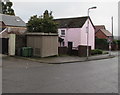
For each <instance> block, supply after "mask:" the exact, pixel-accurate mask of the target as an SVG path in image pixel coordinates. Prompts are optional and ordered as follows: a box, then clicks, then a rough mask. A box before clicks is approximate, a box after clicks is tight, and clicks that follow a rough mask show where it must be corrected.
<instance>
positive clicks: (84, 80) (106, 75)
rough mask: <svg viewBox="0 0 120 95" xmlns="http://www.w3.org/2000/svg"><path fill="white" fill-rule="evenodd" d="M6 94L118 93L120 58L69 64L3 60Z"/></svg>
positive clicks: (4, 89)
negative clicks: (119, 59)
mask: <svg viewBox="0 0 120 95" xmlns="http://www.w3.org/2000/svg"><path fill="white" fill-rule="evenodd" d="M2 74H3V76H2V79H3V81H2V82H3V85H2V86H3V88H2V91H3V93H117V92H118V58H117V57H115V58H111V59H104V60H97V61H89V62H77V63H67V64H45V63H38V62H33V61H28V60H23V59H16V58H13V57H7V58H4V59H3V70H2Z"/></svg>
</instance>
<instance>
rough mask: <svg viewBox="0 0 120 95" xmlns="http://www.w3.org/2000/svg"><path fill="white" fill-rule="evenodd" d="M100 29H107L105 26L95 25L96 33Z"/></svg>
mask: <svg viewBox="0 0 120 95" xmlns="http://www.w3.org/2000/svg"><path fill="white" fill-rule="evenodd" d="M99 29H105V26H104V25H95V32H97V31H98V30H99Z"/></svg>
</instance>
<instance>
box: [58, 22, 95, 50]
mask: <svg viewBox="0 0 120 95" xmlns="http://www.w3.org/2000/svg"><path fill="white" fill-rule="evenodd" d="M86 27H87V21H86V23H85V24H84V25H83V27H82V28H60V29H58V34H59V37H61V38H63V39H64V41H65V46H68V41H70V42H73V47H78V45H87V33H86ZM61 30H65V36H64V37H63V36H61ZM89 46H91V48H92V49H95V30H94V28H93V26H92V24H91V22H90V23H89Z"/></svg>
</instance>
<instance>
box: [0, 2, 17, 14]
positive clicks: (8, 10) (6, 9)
mask: <svg viewBox="0 0 120 95" xmlns="http://www.w3.org/2000/svg"><path fill="white" fill-rule="evenodd" d="M0 5H1V9H2V10H1V11H0V13H2V14H7V15H15V13H14V10H13V9H12V6H13V3H12V2H0Z"/></svg>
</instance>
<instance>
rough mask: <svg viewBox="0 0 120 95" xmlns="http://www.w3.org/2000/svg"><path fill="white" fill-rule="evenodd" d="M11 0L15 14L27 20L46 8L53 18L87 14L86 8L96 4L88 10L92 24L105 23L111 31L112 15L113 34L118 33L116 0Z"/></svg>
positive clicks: (40, 13) (41, 12)
mask: <svg viewBox="0 0 120 95" xmlns="http://www.w3.org/2000/svg"><path fill="white" fill-rule="evenodd" d="M10 1H12V2H13V4H14V6H13V8H14V10H15V14H16V15H17V16H19V17H21V18H22V19H23V20H24V21H25V22H27V21H28V20H29V18H30V16H33V15H35V14H37V15H38V16H40V15H42V14H43V12H44V11H45V10H46V9H47V10H49V11H52V12H53V16H54V18H67V17H81V16H87V10H88V8H90V7H93V6H96V7H97V9H94V10H90V17H91V19H92V21H93V24H94V25H105V26H106V29H107V30H109V31H110V32H111V17H112V16H113V17H114V35H118V0H99V2H98V0H29V1H28V2H27V0H26V1H25V0H10Z"/></svg>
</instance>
